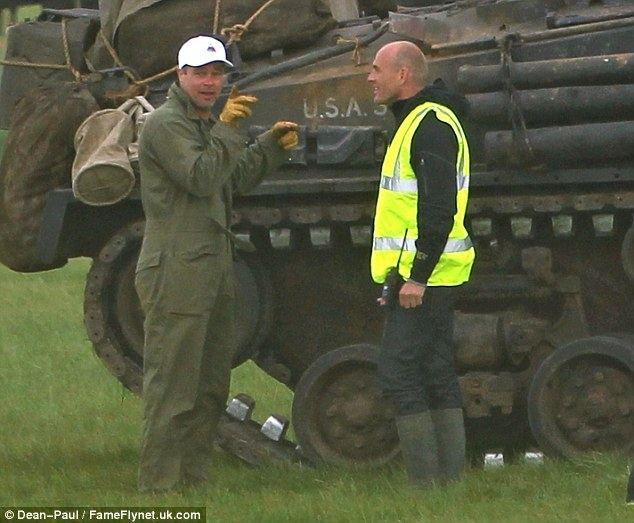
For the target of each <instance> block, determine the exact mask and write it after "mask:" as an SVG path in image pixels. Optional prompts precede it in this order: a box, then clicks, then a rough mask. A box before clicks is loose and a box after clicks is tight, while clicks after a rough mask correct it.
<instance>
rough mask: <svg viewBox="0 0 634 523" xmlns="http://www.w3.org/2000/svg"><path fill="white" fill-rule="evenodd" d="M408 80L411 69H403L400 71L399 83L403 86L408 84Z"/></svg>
mask: <svg viewBox="0 0 634 523" xmlns="http://www.w3.org/2000/svg"><path fill="white" fill-rule="evenodd" d="M408 78H409V69H408V68H407V67H401V68H400V69H399V70H398V79H399V83H400V84H401V85H403V84H404V83H405V82H407V79H408Z"/></svg>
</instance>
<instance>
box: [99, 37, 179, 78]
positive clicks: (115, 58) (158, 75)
mask: <svg viewBox="0 0 634 523" xmlns="http://www.w3.org/2000/svg"><path fill="white" fill-rule="evenodd" d="M99 36H100V37H101V40H102V41H103V43H104V46H105V47H106V50H107V51H108V53H110V56H111V57H112V60H113V61H114V63H115V64H116V65H117V66H119V67H121V68H122V69H123V71H124V73H125V75H126V76H127V77H128V79H129V80H130V81H131V82H132V83H133V84H134V85H145V84H149V83H150V82H153V81H154V80H158V79H159V78H163V77H165V76H169V75H170V74H172V73H175V72H176V70H177V69H178V67H176V66H174V67H170V68H169V69H166V70H165V71H161V72H160V73H156V74H155V75H152V76H148V77H147V78H141V79H138V78H137V77H136V76H134V75H133V74H132V73H131V72H130V71H129V70H128V69H127V68H126V66H125V65H124V64H123V62H122V61H121V58H119V55H118V54H117V51H116V50H115V48H114V47H112V45H111V44H110V42H109V41H108V38H107V37H106V35H105V34H104V33H103V31H99Z"/></svg>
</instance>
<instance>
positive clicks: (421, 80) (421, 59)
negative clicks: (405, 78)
mask: <svg viewBox="0 0 634 523" xmlns="http://www.w3.org/2000/svg"><path fill="white" fill-rule="evenodd" d="M382 52H384V53H388V56H391V60H392V61H393V63H394V65H395V66H396V67H397V68H401V67H404V68H407V69H408V70H409V72H410V78H409V80H410V81H411V82H412V83H414V84H416V86H417V87H419V88H420V89H422V88H423V87H425V82H426V81H427V59H426V58H425V55H424V54H423V52H422V51H421V50H420V49H419V48H418V47H416V45H415V44H413V43H412V42H404V41H401V42H392V43H390V44H387V45H384V46H383V47H382V48H381V49H379V53H382ZM379 53H377V56H378V54H379ZM420 89H419V90H420Z"/></svg>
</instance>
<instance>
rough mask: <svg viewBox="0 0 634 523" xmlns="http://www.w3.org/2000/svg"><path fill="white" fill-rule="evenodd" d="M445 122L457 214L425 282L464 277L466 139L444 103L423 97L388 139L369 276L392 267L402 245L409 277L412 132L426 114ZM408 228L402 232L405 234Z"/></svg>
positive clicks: (414, 233) (469, 252)
mask: <svg viewBox="0 0 634 523" xmlns="http://www.w3.org/2000/svg"><path fill="white" fill-rule="evenodd" d="M431 111H433V112H434V113H435V115H436V117H437V118H438V119H439V120H440V121H441V122H445V123H447V124H448V125H449V126H450V127H451V128H452V129H453V131H454V133H455V135H456V138H457V140H458V155H457V158H456V189H457V193H456V209H457V211H456V214H455V215H454V218H453V227H452V229H451V232H450V233H449V238H448V240H447V244H446V245H445V249H444V251H443V253H442V255H441V256H440V260H439V261H438V263H437V265H436V267H435V268H434V270H433V272H432V274H431V276H430V277H429V279H428V281H427V285H429V286H440V285H447V286H454V285H460V284H461V283H464V282H466V281H468V280H469V275H470V274H471V267H472V266H473V260H474V259H475V250H474V249H473V244H472V243H471V239H470V238H469V234H468V233H467V230H466V229H465V226H464V217H465V213H466V210H467V200H468V197H469V145H468V143H467V137H466V136H465V133H464V131H463V129H462V126H461V125H460V122H459V121H458V118H457V117H456V115H455V114H454V113H453V111H451V110H450V109H449V108H448V107H445V106H443V105H440V104H437V103H433V102H425V103H423V104H421V105H419V106H417V107H416V108H415V109H414V110H412V111H411V112H410V113H409V114H408V115H407V117H406V118H405V120H403V122H402V123H401V125H400V126H399V128H398V130H397V131H396V134H395V135H394V138H393V139H392V142H391V143H390V145H389V147H388V149H387V152H386V154H385V158H384V159H383V166H382V168H381V183H380V187H379V195H378V199H377V203H376V213H375V217H374V239H373V242H372V259H371V263H370V265H371V271H372V279H373V280H374V281H375V282H377V283H383V282H384V281H385V277H386V276H387V273H388V271H389V270H390V269H391V268H392V267H396V265H397V261H398V259H399V254H400V253H401V248H402V249H403V252H402V255H401V259H400V262H399V263H398V270H399V273H400V275H401V276H402V277H403V278H409V277H410V273H411V270H412V265H413V263H414V257H415V256H416V244H415V240H416V239H417V238H418V224H417V221H416V217H417V214H418V184H417V181H416V174H415V172H414V169H412V166H411V163H410V154H411V146H412V138H413V137H414V133H415V132H416V129H417V128H418V126H419V125H420V123H421V122H422V121H423V118H425V116H426V115H427V114H429V113H430V112H431ZM406 231H407V238H405V234H406Z"/></svg>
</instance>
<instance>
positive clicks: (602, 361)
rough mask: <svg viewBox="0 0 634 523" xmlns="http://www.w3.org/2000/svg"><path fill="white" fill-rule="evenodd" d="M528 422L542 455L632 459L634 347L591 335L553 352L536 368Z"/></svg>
mask: <svg viewBox="0 0 634 523" xmlns="http://www.w3.org/2000/svg"><path fill="white" fill-rule="evenodd" d="M528 419H529V422H530V426H531V430H532V432H533V435H534V437H535V439H536V440H537V443H538V444H539V445H540V446H541V449H542V451H543V452H544V453H545V454H546V455H549V456H553V457H563V458H574V457H576V456H579V455H580V454H582V453H585V452H593V451H595V452H602V451H616V452H621V453H623V454H626V455H629V456H633V455H634V344H633V340H632V338H631V337H625V336H623V337H618V336H595V337H592V338H584V339H581V340H576V341H574V342H572V343H569V344H568V345H565V346H564V347H562V348H560V349H558V350H556V351H555V352H553V353H552V354H551V355H550V356H548V357H547V358H546V359H545V360H544V361H543V362H542V364H541V365H540V367H539V369H538V370H537V372H536V373H535V376H534V377H533V380H532V383H531V386H530V390H529V395H528Z"/></svg>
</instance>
